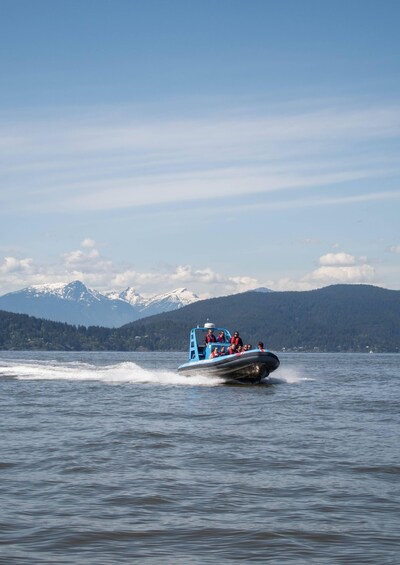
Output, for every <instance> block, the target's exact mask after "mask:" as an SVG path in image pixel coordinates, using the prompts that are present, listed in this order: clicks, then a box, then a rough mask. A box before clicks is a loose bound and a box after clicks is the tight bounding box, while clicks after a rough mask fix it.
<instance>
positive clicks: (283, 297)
mask: <svg viewBox="0 0 400 565" xmlns="http://www.w3.org/2000/svg"><path fill="white" fill-rule="evenodd" d="M207 318H208V319H209V320H210V321H212V322H214V323H215V324H216V325H220V326H224V327H227V328H228V329H230V330H231V331H234V330H238V331H239V332H240V334H241V336H242V337H243V339H244V341H245V342H246V343H251V344H253V345H254V344H256V343H257V341H259V340H262V341H264V343H265V344H266V346H267V347H268V348H269V349H273V350H276V351H280V350H282V349H283V348H286V349H287V350H305V351H314V350H319V351H366V350H368V349H372V350H374V351H393V352H396V351H399V349H400V291H395V290H387V289H383V288H380V287H374V286H369V285H333V286H329V287H326V288H322V289H318V290H311V291H304V292H270V293H258V292H246V293H243V294H236V295H233V296H227V297H223V298H214V299H210V300H205V301H201V302H196V303H194V304H191V305H189V306H187V307H186V308H183V309H181V310H177V311H175V312H171V313H170V314H161V315H159V316H154V317H150V318H145V319H143V320H140V321H137V322H133V323H132V324H129V325H127V326H124V327H122V328H120V329H119V331H120V334H121V335H124V336H127V335H133V334H135V335H137V336H138V335H139V336H145V335H147V336H149V337H148V338H147V339H151V340H152V341H153V343H154V345H155V346H156V348H157V347H158V346H159V347H160V348H162V349H164V348H171V349H172V348H173V346H174V345H175V347H177V348H178V349H185V348H187V347H188V334H189V329H190V328H192V327H195V326H197V324H199V325H203V324H204V322H206V320H207ZM125 339H126V337H125ZM143 341H146V339H143Z"/></svg>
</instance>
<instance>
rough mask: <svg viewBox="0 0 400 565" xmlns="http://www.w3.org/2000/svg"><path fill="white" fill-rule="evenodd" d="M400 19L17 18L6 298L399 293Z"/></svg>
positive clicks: (24, 7)
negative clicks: (75, 293)
mask: <svg viewBox="0 0 400 565" xmlns="http://www.w3.org/2000/svg"><path fill="white" fill-rule="evenodd" d="M399 21H400V2H398V1H397V0H394V1H392V0H379V1H378V0H376V1H375V0H373V1H372V0H346V1H342V0H324V1H321V0H302V1H301V2H300V1H298V0H282V1H277V0H201V1H200V0H113V1H111V0H57V2H54V0H49V1H48V0H35V1H34V2H32V0H0V81H1V82H0V295H2V294H5V293H7V292H11V291H15V290H19V289H21V288H24V287H26V286H29V285H32V284H43V283H56V282H70V281H72V280H77V279H78V280H81V281H82V282H84V283H85V284H87V285H88V286H89V287H91V288H94V289H97V290H100V291H108V290H123V289H124V288H126V287H128V286H131V287H134V288H135V289H136V290H137V291H139V292H140V293H141V294H143V295H147V296H150V295H154V294H159V293H162V292H167V291H170V290H173V289H175V288H180V287H186V288H188V289H189V290H191V291H193V292H196V293H197V294H198V295H200V296H201V297H204V298H206V297H212V296H221V295H226V294H232V293H236V292H243V291H246V290H250V289H252V288H258V287H268V288H270V289H272V290H276V291H283V290H311V289H314V288H320V287H324V286H328V285H330V284H337V283H352V284H358V283H363V284H374V285H378V286H383V287H385V288H390V289H396V290H399V289H400V220H399V218H400V159H399V149H400V96H399V95H400V34H399V32H398V22H399Z"/></svg>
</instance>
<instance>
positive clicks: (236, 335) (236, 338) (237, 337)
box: [231, 332, 243, 347]
mask: <svg viewBox="0 0 400 565" xmlns="http://www.w3.org/2000/svg"><path fill="white" fill-rule="evenodd" d="M232 343H234V344H235V345H236V347H239V345H240V346H241V347H243V341H242V338H241V337H240V335H239V332H235V333H234V334H233V336H232V337H231V344H232Z"/></svg>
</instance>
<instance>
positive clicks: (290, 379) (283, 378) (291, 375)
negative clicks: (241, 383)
mask: <svg viewBox="0 0 400 565" xmlns="http://www.w3.org/2000/svg"><path fill="white" fill-rule="evenodd" d="M313 380H314V379H312V378H310V377H306V376H305V375H304V374H303V373H302V371H300V370H299V369H297V368H295V367H282V366H281V367H279V370H278V374H277V375H275V373H274V374H273V375H270V376H269V377H267V379H265V382H266V383H269V384H282V383H285V384H300V383H302V382H304V381H313Z"/></svg>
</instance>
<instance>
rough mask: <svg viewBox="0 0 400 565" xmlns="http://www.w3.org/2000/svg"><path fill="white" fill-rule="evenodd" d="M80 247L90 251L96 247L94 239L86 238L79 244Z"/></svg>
mask: <svg viewBox="0 0 400 565" xmlns="http://www.w3.org/2000/svg"><path fill="white" fill-rule="evenodd" d="M81 246H82V247H85V248H89V249H91V248H92V247H95V246H96V242H95V241H94V239H90V237H87V238H86V239H84V240H83V241H82V242H81Z"/></svg>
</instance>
